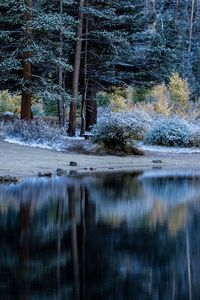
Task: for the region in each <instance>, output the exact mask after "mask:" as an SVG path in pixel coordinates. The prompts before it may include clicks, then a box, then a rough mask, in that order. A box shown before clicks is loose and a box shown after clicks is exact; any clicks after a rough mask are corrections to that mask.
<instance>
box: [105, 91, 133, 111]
mask: <svg viewBox="0 0 200 300" xmlns="http://www.w3.org/2000/svg"><path fill="white" fill-rule="evenodd" d="M129 94H130V91H129V90H128V89H122V88H115V89H114V90H113V92H111V93H109V94H108V95H109V97H110V99H111V101H110V105H111V109H112V111H115V112H116V111H120V110H126V109H129V108H130V106H131V105H132V103H131V99H130V95H129Z"/></svg>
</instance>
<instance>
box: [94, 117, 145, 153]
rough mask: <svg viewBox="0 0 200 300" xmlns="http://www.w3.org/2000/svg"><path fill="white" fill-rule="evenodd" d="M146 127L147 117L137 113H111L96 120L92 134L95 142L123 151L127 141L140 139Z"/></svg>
mask: <svg viewBox="0 0 200 300" xmlns="http://www.w3.org/2000/svg"><path fill="white" fill-rule="evenodd" d="M148 127H149V124H148V118H147V116H146V115H145V116H143V117H142V114H141V113H139V112H118V113H112V112H111V113H108V114H105V115H104V116H101V117H100V118H99V119H98V122H97V124H96V125H95V126H94V127H93V130H92V133H93V135H94V141H95V142H97V143H101V144H104V146H106V147H108V148H113V149H115V148H116V149H119V150H123V149H124V147H125V146H126V145H127V142H128V140H139V139H142V138H143V137H144V134H145V132H146V131H147V129H148Z"/></svg>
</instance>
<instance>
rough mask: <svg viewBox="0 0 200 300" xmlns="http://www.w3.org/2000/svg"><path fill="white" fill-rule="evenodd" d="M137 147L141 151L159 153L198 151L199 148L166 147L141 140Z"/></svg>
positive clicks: (199, 151) (199, 150)
mask: <svg viewBox="0 0 200 300" xmlns="http://www.w3.org/2000/svg"><path fill="white" fill-rule="evenodd" d="M138 147H139V148H140V149H141V150H143V151H150V152H160V153H172V154H173V153H174V154H178V153H200V148H185V147H166V146H157V145H148V144H144V143H143V142H139V143H138Z"/></svg>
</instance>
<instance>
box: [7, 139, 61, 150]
mask: <svg viewBox="0 0 200 300" xmlns="http://www.w3.org/2000/svg"><path fill="white" fill-rule="evenodd" d="M5 141H6V142H8V143H11V144H18V145H22V146H29V147H34V148H36V147H37V148H42V149H49V150H56V151H62V146H61V145H57V146H55V145H51V146H50V145H48V144H47V143H45V142H44V143H37V142H27V143H26V142H22V141H20V140H19V139H16V138H8V137H7V138H5Z"/></svg>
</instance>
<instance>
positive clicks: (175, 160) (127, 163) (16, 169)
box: [0, 138, 200, 178]
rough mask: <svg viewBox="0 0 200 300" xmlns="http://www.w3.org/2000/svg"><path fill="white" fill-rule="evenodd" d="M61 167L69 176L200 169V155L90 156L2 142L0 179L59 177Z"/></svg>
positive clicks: (148, 152)
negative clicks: (46, 174)
mask: <svg viewBox="0 0 200 300" xmlns="http://www.w3.org/2000/svg"><path fill="white" fill-rule="evenodd" d="M155 160H157V162H155ZM159 160H161V161H162V163H161V162H158V161H159ZM70 161H75V162H76V163H77V166H76V167H71V166H70V165H69V163H70ZM153 161H154V162H153ZM59 168H60V169H64V170H66V171H67V175H69V174H70V171H72V172H73V171H77V173H78V174H80V173H81V174H84V173H86V174H88V173H102V172H123V171H139V170H145V169H161V168H162V169H177V168H178V169H196V170H200V153H190V154H188V153H178V154H174V153H173V154H172V153H155V152H150V151H146V152H145V155H144V156H133V155H132V156H131V155H128V156H113V155H95V154H92V155H89V154H78V153H71V152H70V153H68V152H58V151H55V150H48V149H41V148H36V147H30V146H25V145H19V144H11V143H8V142H6V141H4V140H3V139H2V138H1V139H0V176H7V175H10V176H17V177H20V178H24V177H37V176H38V172H42V173H45V172H51V173H52V175H56V170H57V169H59Z"/></svg>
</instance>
